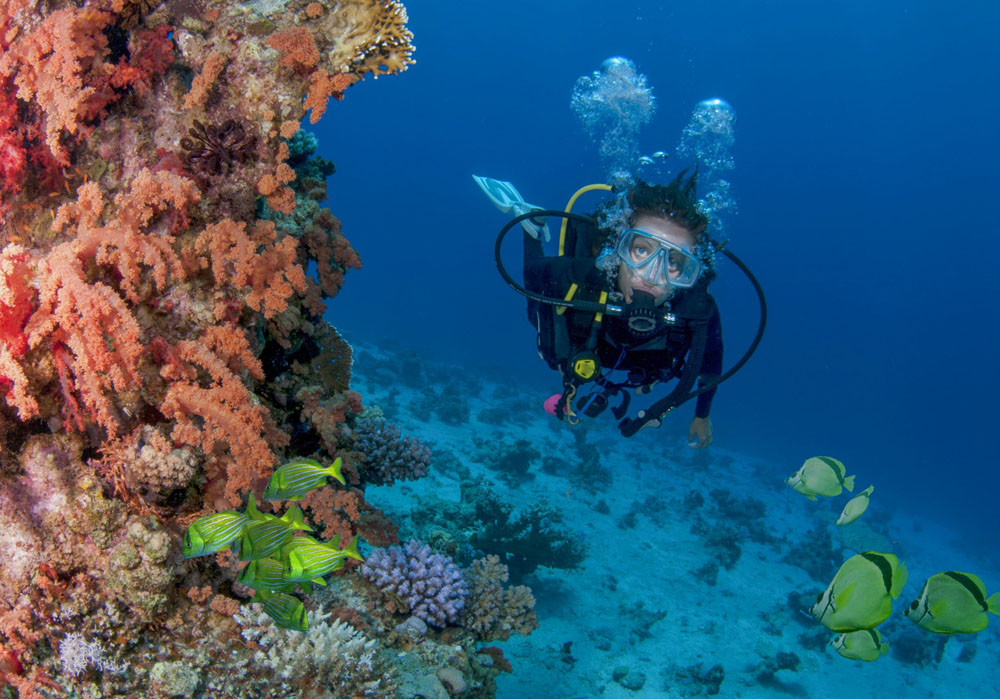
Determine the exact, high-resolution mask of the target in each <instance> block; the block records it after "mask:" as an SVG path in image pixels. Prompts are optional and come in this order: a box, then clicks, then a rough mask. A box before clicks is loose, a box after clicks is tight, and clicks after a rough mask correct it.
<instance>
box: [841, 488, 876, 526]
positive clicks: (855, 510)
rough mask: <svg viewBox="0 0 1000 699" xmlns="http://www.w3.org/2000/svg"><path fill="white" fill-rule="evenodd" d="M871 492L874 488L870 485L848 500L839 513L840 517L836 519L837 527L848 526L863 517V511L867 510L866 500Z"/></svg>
mask: <svg viewBox="0 0 1000 699" xmlns="http://www.w3.org/2000/svg"><path fill="white" fill-rule="evenodd" d="M873 492H875V486H873V485H870V486H868V487H867V488H865V489H864V490H862V491H861V492H860V493H858V494H857V495H855V496H854V497H853V498H851V499H850V500H848V501H847V504H846V505H844V510H843V511H842V512H841V513H840V517H839V518H838V519H837V526H838V527H842V526H844V525H845V524H850V523H851V522H853V521H854V520H856V519H857V518H858V517H860V516H861V515H863V514H864V513H865V510H867V509H868V498H870V497H871V494H872V493H873Z"/></svg>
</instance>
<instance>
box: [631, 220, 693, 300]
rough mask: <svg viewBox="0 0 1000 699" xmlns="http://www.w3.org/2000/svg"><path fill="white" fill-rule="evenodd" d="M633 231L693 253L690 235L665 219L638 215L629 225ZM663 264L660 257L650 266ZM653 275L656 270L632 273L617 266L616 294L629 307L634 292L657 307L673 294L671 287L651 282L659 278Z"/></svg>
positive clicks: (638, 270) (664, 283) (648, 269)
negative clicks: (648, 297) (650, 296)
mask: <svg viewBox="0 0 1000 699" xmlns="http://www.w3.org/2000/svg"><path fill="white" fill-rule="evenodd" d="M632 227H633V228H637V229H639V230H641V231H643V232H644V233H647V234H649V235H650V236H652V237H654V238H659V239H661V240H664V241H666V242H668V243H673V244H674V245H677V246H679V247H682V248H684V249H685V250H688V251H691V250H694V236H693V235H691V232H690V231H689V230H688V229H686V228H684V227H682V226H679V225H677V224H676V223H674V222H673V221H671V220H670V219H668V218H660V217H659V216H649V215H646V214H640V215H639V216H638V217H637V218H636V220H635V222H634V223H633V224H632ZM663 260H664V258H663V257H662V256H661V258H660V260H657V261H655V262H653V263H652V264H653V265H660V264H663ZM655 272H656V270H655V269H650V268H649V267H646V268H644V269H633V268H631V267H629V266H628V265H627V264H625V263H624V262H620V263H619V264H618V290H619V291H621V292H622V294H624V295H625V303H632V292H633V291H645V292H646V293H648V294H652V296H653V298H654V299H655V300H656V305H657V306H659V305H660V304H661V303H663V302H664V301H666V300H667V299H668V298H669V297H670V293H671V292H672V291H673V287H671V286H670V284H668V283H666V282H663V283H654V282H652V281H650V278H651V277H657V278H658V277H659V275H656V274H655Z"/></svg>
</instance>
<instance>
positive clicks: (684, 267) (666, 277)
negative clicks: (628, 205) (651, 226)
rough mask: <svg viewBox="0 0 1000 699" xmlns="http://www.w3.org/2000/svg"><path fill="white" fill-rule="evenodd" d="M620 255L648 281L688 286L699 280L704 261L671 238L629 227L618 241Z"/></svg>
mask: <svg viewBox="0 0 1000 699" xmlns="http://www.w3.org/2000/svg"><path fill="white" fill-rule="evenodd" d="M617 252H618V257H620V258H621V260H622V262H624V263H625V264H626V265H628V266H629V267H631V268H632V269H634V270H636V271H637V272H638V273H639V274H640V275H641V276H642V277H643V278H644V279H645V280H646V281H648V282H650V283H651V284H656V285H657V286H659V285H662V284H669V285H670V286H672V287H677V288H681V289H688V288H690V287H692V286H694V284H695V282H696V281H698V275H699V274H701V262H700V261H699V260H698V258H697V257H695V256H694V255H692V254H691V253H690V252H688V251H687V250H685V249H684V248H682V247H681V246H679V245H676V244H674V243H671V242H670V241H669V240H664V239H663V238H658V237H656V236H653V235H650V234H649V233H646V232H645V231H641V230H639V229H638V228H629V229H627V230H626V231H625V232H623V233H622V235H621V238H620V239H619V241H618V249H617Z"/></svg>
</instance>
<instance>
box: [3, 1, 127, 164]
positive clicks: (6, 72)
mask: <svg viewBox="0 0 1000 699" xmlns="http://www.w3.org/2000/svg"><path fill="white" fill-rule="evenodd" d="M112 20H113V17H112V15H111V14H110V13H107V12H101V11H99V10H96V9H94V8H90V7H85V8H75V7H69V8H64V9H61V10H56V11H55V12H53V13H52V14H50V15H49V16H48V17H46V18H45V19H44V20H43V21H42V23H41V24H39V25H38V26H37V27H35V28H34V29H33V30H32V31H30V32H29V33H27V34H22V35H20V36H18V37H17V38H16V39H15V40H14V41H13V42H12V43H11V45H10V48H9V49H8V50H7V51H6V52H4V54H3V56H2V57H0V76H4V77H12V78H13V80H14V84H15V85H16V87H17V97H18V99H20V100H22V101H23V102H26V103H29V104H34V105H37V107H38V109H40V110H41V112H42V115H43V124H44V130H45V142H46V144H47V145H48V147H49V150H50V151H51V152H52V154H53V155H54V156H55V157H56V158H57V159H58V160H59V161H60V162H61V163H62V164H64V165H68V164H69V154H68V152H67V150H66V148H65V147H64V146H63V144H62V141H61V139H62V137H63V135H64V134H69V135H72V136H77V137H79V136H80V135H81V134H82V132H83V131H84V130H85V127H84V124H86V123H87V122H88V121H90V120H93V119H95V118H97V117H98V116H100V115H101V114H103V112H104V109H105V107H106V106H107V105H108V103H110V102H111V101H113V100H115V99H117V95H115V93H114V91H113V90H112V89H111V85H110V83H109V78H110V76H111V74H112V72H113V66H111V65H110V64H108V63H105V61H104V58H105V56H106V54H107V51H108V48H107V47H108V40H107V37H106V36H105V35H104V30H105V29H106V28H107V27H108V26H109V25H110V24H111V22H112Z"/></svg>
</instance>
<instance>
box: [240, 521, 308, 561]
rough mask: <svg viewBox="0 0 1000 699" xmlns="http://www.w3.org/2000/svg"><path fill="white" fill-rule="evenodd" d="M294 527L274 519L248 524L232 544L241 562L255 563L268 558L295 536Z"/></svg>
mask: <svg viewBox="0 0 1000 699" xmlns="http://www.w3.org/2000/svg"><path fill="white" fill-rule="evenodd" d="M295 532H296V527H295V526H294V525H291V524H288V523H287V522H283V521H282V520H280V519H278V518H277V517H274V518H273V519H262V520H256V521H253V522H250V524H248V525H247V526H246V527H245V528H244V529H243V535H242V536H240V538H239V539H237V540H236V542H235V543H234V544H233V552H234V553H236V555H237V556H239V559H240V560H241V561H256V560H259V559H261V558H265V557H267V556H270V555H271V554H272V553H274V552H275V551H277V550H279V549H280V548H281V547H282V546H284V545H285V544H286V543H288V542H289V541H290V540H291V539H292V537H293V536H295Z"/></svg>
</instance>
